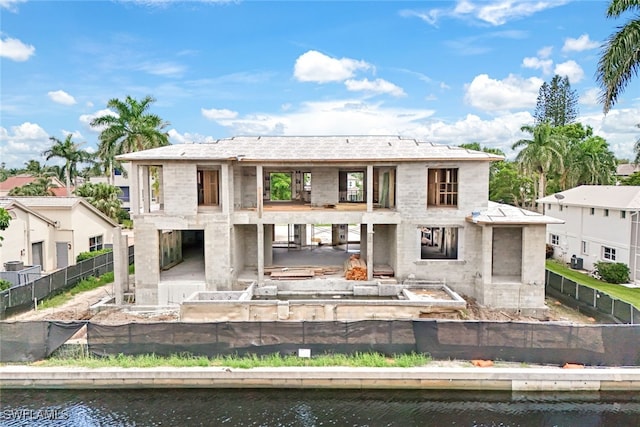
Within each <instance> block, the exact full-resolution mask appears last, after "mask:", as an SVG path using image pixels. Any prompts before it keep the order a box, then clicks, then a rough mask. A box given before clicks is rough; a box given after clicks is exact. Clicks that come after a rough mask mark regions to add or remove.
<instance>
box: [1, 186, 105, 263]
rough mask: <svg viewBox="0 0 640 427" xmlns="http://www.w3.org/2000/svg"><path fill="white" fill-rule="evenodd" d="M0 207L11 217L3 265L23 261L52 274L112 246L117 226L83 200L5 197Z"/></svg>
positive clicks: (5, 242)
mask: <svg viewBox="0 0 640 427" xmlns="http://www.w3.org/2000/svg"><path fill="white" fill-rule="evenodd" d="M0 206H2V207H4V208H5V209H7V211H8V212H9V214H10V215H11V217H12V221H11V222H10V223H9V228H8V229H7V230H5V231H4V232H3V233H2V235H3V236H4V238H5V240H4V242H3V244H2V245H3V246H2V248H0V249H1V251H0V260H1V261H2V263H3V265H4V263H6V262H11V261H21V262H23V264H24V265H42V269H43V270H44V271H51V270H55V269H57V268H62V267H66V266H67V265H73V264H75V263H76V257H77V256H78V254H80V253H81V252H87V251H93V250H98V249H102V248H105V247H110V246H111V245H112V244H113V228H114V227H116V226H117V224H116V223H115V222H113V221H112V220H111V219H110V218H108V217H107V216H105V215H104V214H103V213H102V212H100V211H99V210H97V209H96V208H94V207H93V206H91V204H89V203H88V202H87V201H86V200H84V199H83V198H81V197H18V196H15V197H4V198H0Z"/></svg>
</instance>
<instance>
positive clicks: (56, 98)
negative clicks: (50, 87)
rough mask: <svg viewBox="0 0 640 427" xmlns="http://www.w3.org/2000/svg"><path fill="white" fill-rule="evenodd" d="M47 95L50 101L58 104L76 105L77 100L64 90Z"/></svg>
mask: <svg viewBox="0 0 640 427" xmlns="http://www.w3.org/2000/svg"><path fill="white" fill-rule="evenodd" d="M47 95H49V99H51V100H52V101H53V102H55V103H57V104H62V105H73V104H75V103H76V100H75V98H74V97H73V96H71V95H69V94H68V93H67V92H65V91H63V90H56V91H50V92H47Z"/></svg>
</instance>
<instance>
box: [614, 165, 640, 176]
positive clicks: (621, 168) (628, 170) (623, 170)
mask: <svg viewBox="0 0 640 427" xmlns="http://www.w3.org/2000/svg"><path fill="white" fill-rule="evenodd" d="M638 171H640V165H636V164H633V163H625V164H622V165H618V166H617V167H616V175H618V176H629V175H632V174H633V173H635V172H638Z"/></svg>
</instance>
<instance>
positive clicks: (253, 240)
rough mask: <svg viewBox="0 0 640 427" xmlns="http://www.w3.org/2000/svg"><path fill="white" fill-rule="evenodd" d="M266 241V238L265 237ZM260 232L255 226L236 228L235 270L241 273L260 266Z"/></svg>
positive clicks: (236, 226)
mask: <svg viewBox="0 0 640 427" xmlns="http://www.w3.org/2000/svg"><path fill="white" fill-rule="evenodd" d="M265 241H266V236H265ZM257 245H258V232H257V229H256V226H255V225H254V224H249V225H235V226H234V246H235V249H236V250H235V254H236V255H235V257H234V268H235V269H237V270H238V273H240V271H242V270H244V269H246V268H252V269H255V268H256V267H257V266H258V247H257Z"/></svg>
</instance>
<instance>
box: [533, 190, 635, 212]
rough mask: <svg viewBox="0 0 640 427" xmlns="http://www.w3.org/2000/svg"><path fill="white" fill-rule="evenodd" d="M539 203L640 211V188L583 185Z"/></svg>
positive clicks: (544, 198) (543, 199)
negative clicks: (559, 203)
mask: <svg viewBox="0 0 640 427" xmlns="http://www.w3.org/2000/svg"><path fill="white" fill-rule="evenodd" d="M537 202H538V203H552V204H558V202H561V203H562V205H563V206H586V207H592V208H604V209H620V210H637V209H640V186H637V185H581V186H580V187H575V188H571V189H569V190H565V191H562V192H560V193H556V194H555V195H551V196H546V197H543V198H541V199H538V200H537Z"/></svg>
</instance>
